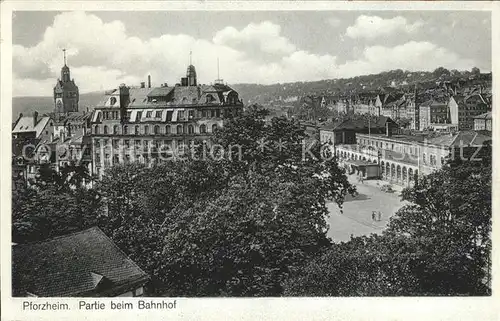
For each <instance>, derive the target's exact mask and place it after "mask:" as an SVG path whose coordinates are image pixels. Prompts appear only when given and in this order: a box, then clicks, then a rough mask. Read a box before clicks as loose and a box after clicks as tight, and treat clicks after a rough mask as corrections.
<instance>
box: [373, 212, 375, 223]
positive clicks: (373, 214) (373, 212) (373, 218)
mask: <svg viewBox="0 0 500 321" xmlns="http://www.w3.org/2000/svg"><path fill="white" fill-rule="evenodd" d="M372 221H375V211H372Z"/></svg>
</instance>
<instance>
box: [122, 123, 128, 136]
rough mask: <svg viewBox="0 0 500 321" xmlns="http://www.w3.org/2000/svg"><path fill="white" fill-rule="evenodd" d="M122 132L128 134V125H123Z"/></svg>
mask: <svg viewBox="0 0 500 321" xmlns="http://www.w3.org/2000/svg"><path fill="white" fill-rule="evenodd" d="M123 134H124V135H127V134H128V126H126V125H125V126H123Z"/></svg>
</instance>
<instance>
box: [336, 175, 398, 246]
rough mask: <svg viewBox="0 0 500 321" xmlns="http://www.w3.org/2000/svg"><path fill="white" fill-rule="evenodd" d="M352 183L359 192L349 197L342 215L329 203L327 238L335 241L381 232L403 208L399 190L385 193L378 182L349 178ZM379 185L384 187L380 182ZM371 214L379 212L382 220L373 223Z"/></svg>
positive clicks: (337, 208)
mask: <svg viewBox="0 0 500 321" xmlns="http://www.w3.org/2000/svg"><path fill="white" fill-rule="evenodd" d="M349 182H351V184H354V185H355V186H356V189H357V191H358V193H359V195H357V196H356V197H352V196H350V195H348V196H347V197H346V200H345V202H344V205H343V213H341V211H340V209H339V207H338V206H337V204H335V203H329V204H328V209H329V211H330V216H329V217H328V219H327V221H328V223H329V225H330V229H329V230H328V236H329V237H331V238H332V240H333V241H334V242H342V241H349V239H350V237H351V235H353V236H361V235H369V234H371V233H381V232H382V231H383V230H384V228H385V227H386V225H387V222H388V221H389V218H390V217H391V216H392V215H394V214H395V213H396V211H397V210H398V209H399V208H401V207H402V206H403V205H404V202H402V201H401V197H400V196H399V193H400V192H399V191H395V192H394V193H386V192H383V191H381V190H380V187H379V186H377V185H376V181H365V183H358V182H357V181H356V177H355V176H354V175H351V176H349ZM379 182H380V185H382V184H384V182H383V181H379ZM372 211H377V212H378V211H380V212H381V213H382V217H381V220H380V221H373V220H372Z"/></svg>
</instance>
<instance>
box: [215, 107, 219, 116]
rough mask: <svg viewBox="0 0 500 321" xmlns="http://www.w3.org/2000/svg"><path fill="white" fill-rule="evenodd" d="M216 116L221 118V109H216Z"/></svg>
mask: <svg viewBox="0 0 500 321" xmlns="http://www.w3.org/2000/svg"><path fill="white" fill-rule="evenodd" d="M215 116H216V117H217V118H219V117H220V109H216V110H215Z"/></svg>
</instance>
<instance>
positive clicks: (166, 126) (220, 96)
mask: <svg viewBox="0 0 500 321" xmlns="http://www.w3.org/2000/svg"><path fill="white" fill-rule="evenodd" d="M242 111H243V102H242V101H241V99H240V98H239V96H238V93H237V92H236V91H234V90H233V89H232V88H231V87H229V86H228V85H227V84H224V83H223V82H222V81H221V80H217V81H216V82H215V83H214V84H212V85H201V84H199V82H198V79H197V75H196V69H195V67H194V66H193V65H189V66H188V68H187V73H186V77H182V78H181V81H180V83H178V84H176V85H175V86H168V85H167V84H162V85H160V86H159V87H152V86H151V78H150V77H148V83H147V85H146V83H145V82H143V83H141V84H140V86H138V87H128V86H126V85H125V84H122V85H120V86H119V87H118V88H116V89H114V90H111V91H109V92H107V93H106V95H105V97H104V99H103V101H102V103H100V104H99V105H98V106H96V107H95V108H94V112H93V114H92V119H91V137H92V159H93V173H94V174H96V175H98V176H101V175H102V173H103V171H104V170H105V169H106V168H109V167H111V166H113V165H115V164H122V163H129V162H141V163H144V164H147V165H152V164H154V163H158V162H161V161H164V160H166V159H169V158H171V157H175V156H176V154H177V153H180V152H182V151H183V150H184V149H185V148H186V147H190V146H193V144H194V143H196V142H199V143H201V142H202V141H208V139H209V137H210V136H211V135H212V133H213V132H215V131H216V130H217V128H220V127H222V126H224V122H225V120H227V119H228V118H230V117H233V116H236V115H238V114H240V113H241V112H242Z"/></svg>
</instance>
